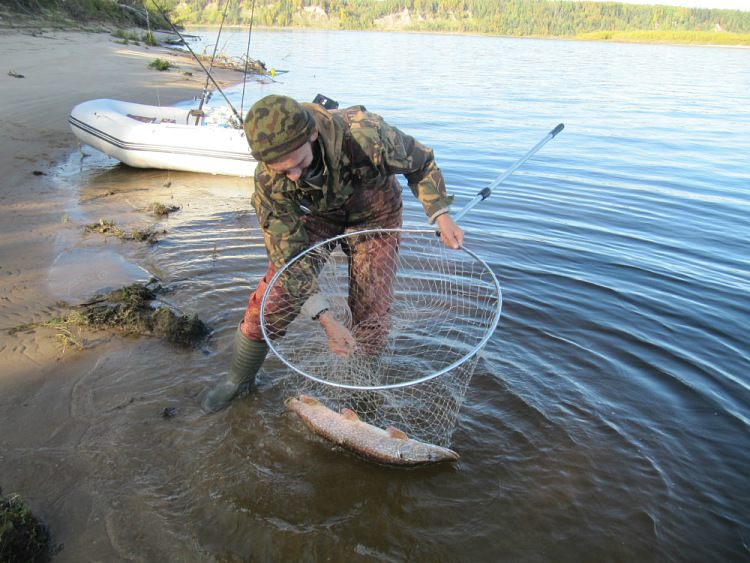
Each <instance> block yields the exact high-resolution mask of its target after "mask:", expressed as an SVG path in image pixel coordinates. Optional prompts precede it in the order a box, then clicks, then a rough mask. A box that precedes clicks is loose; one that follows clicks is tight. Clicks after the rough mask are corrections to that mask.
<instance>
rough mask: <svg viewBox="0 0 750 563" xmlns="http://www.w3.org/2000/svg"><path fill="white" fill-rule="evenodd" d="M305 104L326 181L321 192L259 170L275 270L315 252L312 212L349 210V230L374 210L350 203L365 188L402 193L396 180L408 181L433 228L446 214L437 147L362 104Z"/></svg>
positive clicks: (258, 201)
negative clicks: (308, 218)
mask: <svg viewBox="0 0 750 563" xmlns="http://www.w3.org/2000/svg"><path fill="white" fill-rule="evenodd" d="M302 105H303V106H304V107H305V108H306V109H308V110H309V111H311V112H312V114H313V116H314V118H315V122H316V125H317V128H318V131H319V134H320V139H321V142H322V143H323V148H324V155H325V156H324V160H325V164H326V167H327V170H328V175H327V179H326V183H325V185H324V186H323V187H322V188H312V187H310V186H308V185H306V184H302V183H300V182H293V181H291V180H289V179H287V178H286V177H285V176H284V175H283V174H277V173H275V172H273V171H272V170H270V169H269V168H267V167H266V166H265V165H264V164H263V163H259V164H258V166H257V168H256V171H255V193H254V195H253V207H254V208H255V211H256V214H257V216H258V221H259V223H260V226H261V228H262V230H263V234H264V239H265V245H266V250H267V251H268V257H269V259H270V261H271V263H272V264H273V265H274V266H275V267H276V269H279V268H281V267H282V266H283V265H284V264H285V263H286V262H287V261H288V260H290V259H291V258H293V257H294V256H296V255H297V254H299V253H300V252H302V251H303V250H305V249H306V248H307V247H308V246H309V244H310V240H309V238H308V234H307V232H306V230H305V225H304V220H303V216H304V215H305V214H306V213H311V214H313V215H321V216H326V215H327V214H333V215H335V214H336V211H339V210H342V209H344V208H345V207H347V206H349V208H348V209H346V213H345V217H346V223H347V224H346V225H344V226H355V225H357V224H358V223H361V222H364V221H365V220H366V219H367V215H368V214H369V213H371V212H372V211H373V210H372V209H367V207H366V206H364V207H362V206H357V205H353V206H352V205H349V202H351V201H352V200H354V199H356V198H352V195H353V194H356V193H357V192H358V191H359V190H386V191H393V190H394V189H400V188H399V187H398V182H397V180H396V178H395V175H396V174H403V175H404V176H405V177H406V179H407V182H408V184H409V187H410V189H411V191H412V193H413V194H414V195H415V196H416V197H417V198H418V199H419V200H420V202H421V203H422V205H423V207H424V210H425V213H426V214H427V217H428V218H429V220H430V222H432V221H434V219H435V218H436V217H437V216H438V215H440V214H441V213H444V212H445V211H447V208H448V206H449V205H450V203H451V202H452V200H453V198H452V197H451V196H448V195H447V194H446V190H445V181H444V180H443V175H442V173H441V172H440V169H439V168H438V167H437V164H436V163H435V160H434V157H433V152H432V149H430V148H429V147H426V146H424V145H423V144H421V143H419V142H418V141H416V140H415V139H414V138H413V137H410V136H409V135H406V134H404V133H402V132H401V131H399V130H398V129H397V128H395V127H393V126H391V125H388V124H387V123H386V122H385V121H384V120H383V118H381V117H380V116H379V115H376V114H374V113H369V112H367V111H365V110H364V108H362V107H361V106H355V107H352V108H348V109H343V110H334V111H328V110H325V109H323V108H322V107H321V106H319V105H317V104H302ZM363 199H367V198H363ZM374 200H377V198H374ZM339 216H340V214H339ZM342 232H343V229H342Z"/></svg>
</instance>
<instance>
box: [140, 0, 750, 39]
mask: <svg viewBox="0 0 750 563" xmlns="http://www.w3.org/2000/svg"><path fill="white" fill-rule="evenodd" d="M145 1H146V4H147V5H148V4H149V3H150V2H152V0H145ZM162 1H163V2H164V5H166V6H167V7H168V9H169V11H170V13H171V15H172V18H173V19H174V21H175V22H177V23H180V24H183V25H184V24H204V25H218V24H220V23H221V21H222V18H225V21H224V23H225V25H249V23H250V21H251V19H252V20H253V23H254V24H255V25H261V26H270V27H286V26H305V27H323V28H333V29H350V30H367V29H389V28H390V29H392V28H398V29H402V30H408V31H442V32H463V33H490V34H499V35H510V36H539V37H566V36H575V35H580V34H587V33H594V32H602V31H628V32H634V31H660V32H679V31H685V32H695V31H702V32H709V31H710V32H730V33H745V34H746V33H750V12H742V11H739V10H716V9H699V8H681V7H676V6H659V5H657V6H646V5H635V4H620V3H616V2H576V1H568V0H162ZM227 2H228V4H227ZM225 14H226V16H225Z"/></svg>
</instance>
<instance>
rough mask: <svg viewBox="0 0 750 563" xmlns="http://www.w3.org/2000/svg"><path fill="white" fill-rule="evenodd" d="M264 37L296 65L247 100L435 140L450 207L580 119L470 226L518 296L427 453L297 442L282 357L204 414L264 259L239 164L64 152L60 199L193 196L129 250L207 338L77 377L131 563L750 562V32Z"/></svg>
mask: <svg viewBox="0 0 750 563" xmlns="http://www.w3.org/2000/svg"><path fill="white" fill-rule="evenodd" d="M200 34H201V38H202V39H201V43H198V44H196V45H195V47H194V48H196V49H197V50H202V49H204V48H206V49H209V50H210V48H211V45H212V44H213V43H214V42H215V33H214V32H211V31H203V32H201V33H200ZM246 41H247V37H246V36H245V35H244V34H241V33H238V32H235V33H233V34H232V33H225V34H224V37H223V38H222V39H221V46H222V48H223V49H224V50H225V51H227V52H230V53H233V54H235V55H237V54H241V53H244V50H245V42H246ZM250 51H251V56H252V57H253V58H258V59H260V60H262V61H264V62H265V63H266V64H267V65H268V67H269V68H275V69H278V70H279V71H281V70H284V71H288V72H285V73H281V72H279V73H277V74H276V78H275V80H274V81H269V82H268V83H266V84H263V85H249V87H248V91H247V95H246V99H245V101H244V102H241V101H240V99H241V89H239V88H232V89H230V90H229V92H228V93H229V95H230V97H231V99H232V100H233V102H234V103H236V105H238V106H240V105H242V107H243V110H244V111H247V109H248V106H249V103H251V102H252V100H253V99H255V98H257V97H258V96H259V95H262V94H266V93H282V94H288V95H292V96H295V97H297V98H299V99H301V100H308V101H311V100H312V98H313V97H314V96H315V95H316V94H317V93H322V94H324V95H326V96H328V97H330V98H333V99H335V100H337V101H338V102H339V103H340V104H341V106H342V107H343V106H348V105H355V104H363V105H365V106H366V107H367V108H368V109H369V110H371V111H375V112H377V113H379V114H381V115H383V116H384V117H385V118H386V119H387V120H388V121H389V122H390V123H391V124H393V125H396V126H397V127H399V128H400V129H402V130H403V131H405V132H407V133H409V134H412V135H414V136H415V137H416V138H418V139H419V140H421V141H422V142H424V143H425V144H427V145H429V146H431V147H433V148H434V149H435V153H436V156H437V160H438V162H439V165H440V167H441V169H442V170H443V173H444V175H445V177H446V180H447V184H448V186H449V190H450V191H451V193H453V194H455V196H456V205H457V206H461V205H462V204H464V203H466V202H467V201H468V200H469V199H470V198H471V196H473V194H474V193H476V192H477V191H478V190H480V189H481V188H483V187H484V186H486V185H487V184H488V183H490V182H491V181H492V180H493V179H494V178H495V177H496V176H497V175H498V174H500V173H501V172H502V171H503V170H505V169H507V167H508V166H510V165H511V164H512V163H513V162H514V161H515V160H516V159H517V158H519V157H520V156H521V155H523V154H524V153H525V152H526V151H527V150H528V149H530V148H531V147H532V146H534V144H536V143H537V142H538V141H539V140H540V139H541V138H542V137H544V135H545V134H546V133H547V132H548V131H549V130H550V129H552V128H553V127H554V126H555V125H557V124H558V123H564V124H565V129H564V131H563V132H562V133H560V135H559V136H558V137H557V138H555V139H554V140H553V141H552V142H550V143H549V144H547V145H546V146H545V147H544V148H543V149H542V150H541V151H540V152H539V153H538V154H537V155H536V156H534V157H533V158H532V159H531V160H530V161H529V162H527V163H526V164H524V165H523V166H522V167H521V168H520V169H519V170H518V171H517V172H516V173H515V174H514V175H513V176H511V177H510V178H509V179H508V180H507V181H505V182H504V183H503V184H502V185H501V186H500V187H498V188H497V189H496V190H495V192H494V193H493V195H492V196H491V197H490V198H489V199H488V200H486V201H485V202H483V203H481V204H480V205H479V206H477V207H476V208H475V209H474V210H473V211H472V212H471V213H469V214H468V215H467V216H466V217H465V218H464V219H463V220H462V222H461V224H462V226H463V227H464V229H465V230H466V246H467V247H468V248H470V249H471V250H473V251H474V252H476V253H477V254H478V255H479V256H481V257H482V258H483V259H484V260H485V261H486V262H487V263H488V264H489V266H490V267H491V268H492V270H493V272H494V273H495V275H496V276H497V278H498V279H499V281H500V284H501V286H502V288H503V298H504V302H503V314H502V317H501V320H500V324H499V326H498V328H497V330H496V332H495V333H494V335H493V337H492V338H491V340H490V341H489V342H488V344H487V346H486V347H485V349H484V352H483V354H482V357H481V359H480V361H479V363H478V365H477V367H476V369H475V372H474V376H473V379H472V381H471V385H470V387H469V390H468V392H467V395H466V397H465V400H464V403H463V405H462V408H461V411H460V416H459V420H458V424H457V427H456V429H455V433H454V434H453V439H452V447H453V448H454V449H456V450H457V451H458V452H459V453H460V454H461V459H460V461H459V462H457V463H456V464H454V465H448V466H436V467H431V468H426V469H424V468H423V469H416V470H394V469H389V468H386V467H381V466H376V465H373V464H370V463H367V462H364V461H361V460H359V459H357V458H355V457H352V456H350V455H347V454H344V453H342V452H339V451H335V450H332V449H331V448H330V447H328V446H326V445H325V444H324V443H322V442H321V441H319V440H317V439H314V438H312V437H310V435H309V434H308V433H306V431H305V430H304V429H303V428H302V427H301V425H299V424H296V423H295V421H294V420H293V419H291V418H290V417H289V416H288V415H284V414H283V403H282V401H283V399H284V389H283V386H282V385H281V384H280V383H279V381H280V380H281V379H283V376H284V372H285V368H284V366H283V365H282V364H281V363H280V362H279V361H278V360H276V359H273V358H271V359H269V361H268V362H267V365H266V366H265V368H264V371H263V372H262V373H261V375H260V378H259V389H258V392H257V393H255V394H253V395H251V396H249V397H247V398H245V399H242V400H240V401H237V403H236V404H234V405H233V406H232V407H231V408H230V409H228V410H227V411H224V412H221V413H219V414H216V415H213V416H205V415H203V414H202V413H201V411H200V409H199V408H198V402H199V399H200V396H201V394H202V393H203V392H204V391H205V389H206V388H207V387H208V386H209V385H210V384H211V382H212V381H214V380H215V379H216V378H217V377H218V374H220V373H221V370H222V369H225V367H226V363H227V362H228V360H229V345H230V343H231V339H232V336H233V333H234V330H235V327H236V323H237V322H238V320H239V319H240V318H241V314H242V311H243V310H244V306H245V300H246V299H247V296H248V294H249V292H250V291H251V290H252V288H254V286H255V284H256V283H257V282H258V280H259V278H260V276H261V275H262V273H263V272H264V270H265V264H266V257H265V251H264V248H263V244H262V240H261V238H260V234H259V230H258V226H257V221H256V219H255V217H254V215H253V213H252V212H251V207H250V202H249V198H248V194H249V187H248V185H249V180H238V179H222V178H219V177H213V178H206V177H201V176H198V175H190V174H176V173H173V174H171V175H170V176H169V179H168V180H165V174H166V173H162V172H149V171H137V170H130V169H127V168H124V167H121V166H115V165H114V164H113V162H111V161H104V162H102V161H98V162H97V161H94V162H93V163H91V164H88V163H87V161H84V164H81V163H80V157H79V156H77V155H72V156H71V161H70V162H69V163H68V164H67V165H66V168H65V170H66V171H65V173H64V174H63V176H64V182H65V183H66V184H67V185H68V186H72V187H71V189H73V190H75V191H76V193H77V200H78V206H77V208H76V209H74V210H71V217H72V218H73V219H76V218H82V217H88V218H93V219H94V220H96V218H98V214H99V213H101V209H100V207H98V206H100V205H101V201H102V197H101V196H103V195H107V194H111V193H114V192H116V194H115V195H116V196H118V197H120V198H121V199H120V200H119V201H120V202H121V212H122V214H123V215H127V214H129V213H132V212H133V210H134V209H141V208H142V207H143V205H145V204H147V203H148V202H149V201H152V200H155V199H159V198H161V199H169V200H170V201H174V202H176V203H179V204H180V205H181V206H182V210H181V211H180V212H179V213H175V214H172V215H170V217H169V218H168V219H166V220H165V221H164V223H163V225H164V228H165V230H166V234H164V236H163V237H161V241H160V242H159V243H158V244H156V245H154V246H152V247H148V248H137V249H131V250H127V251H123V252H127V258H128V260H131V261H133V262H135V263H137V264H138V265H139V266H140V267H141V268H143V269H145V270H147V271H148V272H150V273H151V274H153V275H157V276H159V278H160V279H161V280H162V283H163V284H164V285H165V287H167V288H168V289H169V291H170V293H169V299H170V300H171V301H172V302H173V303H175V304H177V305H178V306H180V307H182V308H184V309H185V310H188V311H191V312H196V313H198V314H199V316H201V317H202V318H204V319H205V320H206V321H207V322H208V323H209V325H210V326H211V327H212V329H213V330H214V333H213V336H212V339H211V342H210V343H209V344H207V345H206V346H205V347H204V349H203V350H201V351H193V352H172V351H168V350H169V349H168V348H166V347H165V345H163V344H161V343H159V342H156V341H153V340H150V339H139V340H128V341H126V344H125V345H124V346H119V347H115V349H114V350H111V351H110V353H108V354H106V355H104V356H103V357H102V358H101V360H100V361H99V363H98V364H97V366H96V368H95V369H94V370H92V371H91V372H90V373H87V374H83V375H82V377H81V380H80V381H79V383H78V384H77V385H76V387H75V389H74V391H75V393H74V397H73V399H74V401H73V409H74V414H75V415H76V416H77V417H79V418H80V419H82V420H84V419H85V420H87V421H88V422H89V424H91V430H90V431H89V432H88V433H87V434H86V436H85V437H84V439H83V440H82V443H81V445H80V446H79V447H80V451H81V457H82V459H85V460H86V463H87V464H88V465H89V466H91V467H93V470H92V476H91V479H90V482H89V483H88V485H87V486H88V488H89V490H90V491H92V493H93V494H94V495H95V497H97V498H99V499H101V506H102V507H103V508H102V509H101V512H100V513H101V514H102V517H104V518H106V519H107V530H108V533H109V534H110V540H111V544H112V545H114V546H116V549H117V550H118V553H120V555H122V557H123V559H125V558H131V557H132V558H133V559H135V560H146V561H156V560H160V561H204V560H205V561H211V560H218V561H245V560H252V561H323V560H330V561H425V562H427V561H429V562H435V561H466V562H476V561H488V562H489V561H492V562H494V561H514V562H520V561H529V562H535V561H556V562H559V561H570V562H589V561H590V562H601V561H623V562H624V561H675V562H678V561H680V562H681V561H696V562H697V561H701V562H709V561H715V562H727V561H747V560H748V558H750V548H749V547H748V546H750V510H748V506H750V483H749V481H748V467H750V432H749V430H750V375H749V374H750V346H749V341H748V338H747V333H746V330H747V327H748V325H749V324H750V254H749V253H748V243H747V241H748V239H750V219H749V217H750V195H749V192H748V186H749V184H750V134H748V131H750V51H749V50H747V49H732V48H706V47H684V46H668V45H640V44H616V43H594V42H575V41H554V40H532V39H508V38H498V37H478V36H460V35H437V34H404V33H374V32H343V31H307V30H305V31H302V30H293V31H291V30H290V31H267V30H261V31H254V32H253V35H252V39H251V44H250ZM217 98H218V96H214V100H216V99H217ZM144 188H146V190H144ZM404 199H405V221H406V224H407V225H409V226H425V219H424V216H423V213H422V211H421V207H420V206H419V204H418V203H417V202H416V200H415V199H414V198H413V197H412V196H411V195H410V194H409V192H408V190H406V191H405V197H404ZM110 201H111V200H110ZM110 211H111V209H110ZM165 351H167V352H165ZM170 407H171V408H174V409H175V410H174V411H172V412H174V413H176V415H175V416H174V417H161V416H159V413H160V412H164V411H163V410H162V409H164V408H170ZM94 553H95V551H94ZM75 555H76V554H73V553H67V554H66V553H65V550H63V552H61V554H60V557H61V558H63V559H65V558H71V557H75ZM79 555H80V554H79ZM71 560H73V559H71Z"/></svg>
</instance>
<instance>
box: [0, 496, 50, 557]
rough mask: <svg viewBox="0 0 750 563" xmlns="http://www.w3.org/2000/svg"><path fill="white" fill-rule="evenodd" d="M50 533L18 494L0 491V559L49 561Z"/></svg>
mask: <svg viewBox="0 0 750 563" xmlns="http://www.w3.org/2000/svg"><path fill="white" fill-rule="evenodd" d="M50 554H51V553H50V535H49V531H48V530H47V527H46V526H45V525H44V524H42V523H41V522H40V521H39V520H38V519H37V518H36V516H34V515H33V514H32V513H31V511H30V510H29V508H28V507H27V506H26V504H25V503H24V502H23V500H22V499H21V497H20V496H18V495H10V496H9V497H8V498H5V497H3V496H2V491H0V561H25V562H26V561H27V562H29V563H37V562H42V561H47V560H49V557H50Z"/></svg>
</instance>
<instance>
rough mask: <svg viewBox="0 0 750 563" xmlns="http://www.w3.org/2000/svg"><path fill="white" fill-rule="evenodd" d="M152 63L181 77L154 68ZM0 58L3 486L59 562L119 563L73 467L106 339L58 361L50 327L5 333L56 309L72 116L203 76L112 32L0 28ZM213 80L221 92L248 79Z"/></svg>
mask: <svg viewBox="0 0 750 563" xmlns="http://www.w3.org/2000/svg"><path fill="white" fill-rule="evenodd" d="M157 57H159V58H162V59H166V60H169V61H170V62H172V63H173V64H174V65H176V67H177V68H176V70H171V71H169V72H158V71H155V70H152V69H149V68H148V63H149V62H151V61H152V60H153V59H155V58H157ZM0 60H2V61H3V66H2V68H0V100H1V101H2V104H0V354H1V357H2V362H0V487H3V489H4V492H5V493H6V494H9V493H12V492H17V493H19V494H21V495H22V496H23V497H24V498H26V499H27V500H28V501H29V503H30V505H31V507H32V509H33V510H34V511H35V512H37V514H39V516H40V517H41V518H42V519H43V520H45V521H46V522H48V523H49V524H50V526H51V528H52V532H53V536H54V538H53V539H54V540H55V541H56V542H63V543H65V544H66V547H65V549H64V550H63V552H62V553H61V554H60V560H70V558H75V557H79V556H81V555H82V554H86V553H91V554H92V557H93V558H94V559H98V560H115V558H116V557H117V556H116V555H115V551H113V548H112V547H111V546H109V545H106V544H107V540H106V537H107V534H106V533H105V530H104V526H105V524H104V523H98V524H97V523H96V522H94V520H96V518H94V517H92V513H91V506H92V498H91V497H92V495H91V492H90V491H88V490H87V489H86V484H85V483H86V479H85V477H86V474H87V472H89V468H87V467H85V466H83V465H82V464H81V463H80V462H78V461H76V457H77V456H76V452H75V447H76V443H77V441H78V440H79V438H80V436H81V435H82V434H83V433H84V432H85V431H86V424H85V423H84V422H83V421H81V420H80V419H79V418H77V417H76V415H75V411H76V409H75V407H74V406H73V405H71V397H72V395H73V393H72V391H73V389H74V387H75V386H76V384H77V377H78V376H79V375H80V374H81V373H84V372H86V371H87V370H90V369H91V367H92V366H93V365H95V363H96V362H97V361H98V360H99V359H100V357H101V356H102V354H105V353H106V346H107V342H106V339H103V342H102V343H100V344H98V345H96V346H92V347H91V348H90V349H88V350H84V351H81V352H78V351H77V352H75V353H70V352H68V353H63V352H62V351H61V348H60V346H59V343H58V342H57V341H56V340H55V338H54V334H50V331H45V329H33V330H25V331H20V332H16V331H14V330H9V329H13V328H14V327H19V326H22V325H26V324H28V323H35V322H40V321H45V320H48V319H50V318H51V317H52V316H54V315H55V313H56V312H57V311H58V310H59V306H58V304H57V302H58V297H57V296H56V295H55V294H53V292H51V291H50V279H51V275H52V277H53V278H54V275H55V274H54V269H53V268H52V266H53V263H54V260H55V258H56V256H57V253H58V251H59V244H58V243H59V240H60V236H61V234H63V235H64V234H65V233H67V235H68V236H79V234H78V233H79V232H80V229H78V228H77V227H75V228H74V227H71V226H70V225H68V224H66V220H65V215H66V210H67V205H68V200H69V198H70V194H69V193H64V191H61V190H60V189H59V186H57V185H56V184H55V182H54V178H55V174H56V167H59V164H60V161H61V159H64V158H66V155H70V154H71V153H72V152H73V151H76V150H77V148H76V147H77V144H78V143H77V141H76V139H75V137H74V136H73V134H72V133H71V131H70V128H69V125H68V122H67V119H68V114H69V112H70V110H71V108H72V107H73V106H74V105H75V104H77V103H78V102H81V101H84V100H87V99H94V98H117V99H121V100H126V101H133V102H139V103H145V104H153V105H158V104H163V105H166V104H171V103H175V102H177V101H183V100H189V99H192V98H193V97H194V96H196V95H198V94H200V92H201V89H202V88H203V82H204V75H203V73H202V71H201V70H200V68H199V67H198V65H196V64H194V63H192V62H191V60H190V59H189V58H188V57H187V56H184V55H182V54H179V53H175V52H174V51H171V50H169V49H165V48H160V47H150V48H149V47H146V46H136V45H132V44H130V45H123V44H119V43H117V42H116V39H115V38H113V37H112V36H110V35H109V34H108V33H86V32H58V31H55V32H35V33H31V32H29V31H23V32H20V31H12V30H11V31H9V30H3V31H2V33H0ZM189 73H192V75H190V74H189ZM21 76H22V77H21ZM216 78H217V80H218V82H219V83H220V84H221V85H222V86H226V85H228V84H231V83H233V82H238V81H239V80H240V79H241V75H239V74H237V73H236V72H232V71H223V72H219V73H218V74H217V75H216ZM62 275H63V276H64V275H67V274H65V273H63V274H62ZM57 281H58V282H59V281H60V279H59V278H58V279H57ZM93 554H95V555H93ZM120 555H122V554H120Z"/></svg>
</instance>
